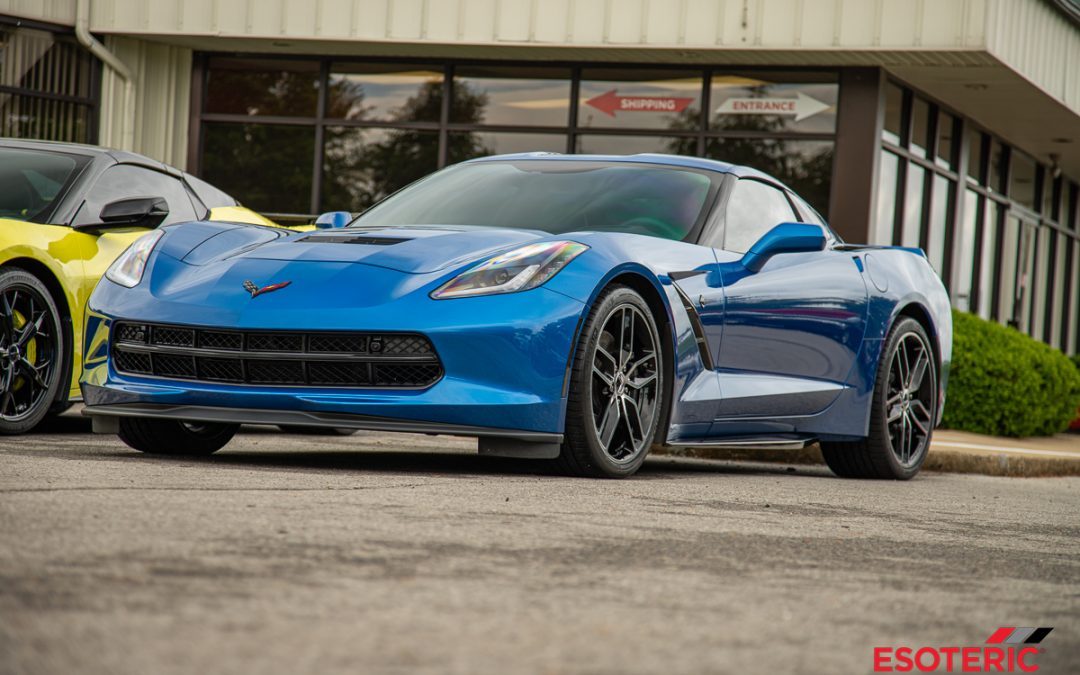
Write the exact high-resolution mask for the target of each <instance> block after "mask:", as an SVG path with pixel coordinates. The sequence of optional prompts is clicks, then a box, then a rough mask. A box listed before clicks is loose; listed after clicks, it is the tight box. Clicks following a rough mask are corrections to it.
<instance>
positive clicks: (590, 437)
mask: <svg viewBox="0 0 1080 675" xmlns="http://www.w3.org/2000/svg"><path fill="white" fill-rule="evenodd" d="M624 305H631V306H633V307H634V308H636V309H637V310H638V311H640V312H641V314H642V315H643V316H644V317H645V321H646V323H647V324H648V326H649V332H650V333H651V335H652V339H653V344H654V345H655V346H656V350H657V360H658V363H657V369H656V372H657V396H658V398H659V399H660V400H658V401H657V403H656V413H655V414H654V415H653V419H652V423H651V426H650V429H649V430H648V433H647V434H646V436H645V441H646V442H645V444H644V448H643V450H642V451H641V452H639V453H638V454H637V456H635V457H634V458H633V459H632V460H630V461H628V462H616V461H615V460H614V459H613V458H612V457H611V456H610V455H608V453H607V451H606V450H605V449H604V448H603V447H602V446H601V445H600V439H599V437H598V436H597V433H596V428H595V423H594V422H593V410H592V398H593V386H594V384H595V378H593V376H592V363H593V359H594V358H595V357H596V347H597V345H598V344H599V342H600V335H601V329H602V328H603V327H604V324H606V323H607V321H608V319H610V318H611V315H612V314H613V313H614V312H615V311H616V310H617V309H619V308H620V307H623V306H624ZM586 328H587V330H586V334H585V336H584V339H585V340H586V344H585V350H584V352H583V353H582V357H583V362H582V363H581V364H579V367H578V368H576V369H575V378H574V382H573V383H572V384H573V386H576V387H580V389H581V396H580V400H579V403H580V408H579V410H578V411H577V414H579V415H581V419H582V428H583V430H584V432H585V433H584V436H585V442H586V444H587V446H588V450H589V459H590V461H591V462H592V463H593V465H594V466H595V467H596V468H597V469H599V470H600V471H601V473H603V474H604V475H608V476H613V477H625V476H630V475H632V474H634V473H636V472H637V470H638V469H640V468H641V465H642V464H643V463H644V462H645V457H646V456H648V454H649V448H650V447H651V446H652V444H653V442H654V440H655V438H656V433H657V429H658V428H659V425H660V418H661V417H662V412H663V409H664V405H663V404H664V400H663V399H664V397H665V396H666V391H665V385H666V381H665V379H664V365H663V348H662V344H661V342H660V332H659V330H658V329H657V326H656V320H655V319H654V318H653V315H652V310H651V309H650V308H649V305H648V304H647V303H646V302H645V300H644V299H643V298H642V297H641V295H639V294H638V293H637V292H636V291H633V290H631V289H629V288H626V287H617V288H615V289H614V290H612V291H611V292H610V293H607V294H606V295H605V296H603V298H602V299H601V301H600V303H599V304H598V305H597V306H596V309H595V310H594V311H593V313H592V315H591V316H590V318H589V322H588V324H587V327H586Z"/></svg>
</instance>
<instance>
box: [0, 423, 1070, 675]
mask: <svg viewBox="0 0 1080 675" xmlns="http://www.w3.org/2000/svg"><path fill="white" fill-rule="evenodd" d="M87 427H88V425H87V424H86V423H85V422H84V421H83V420H81V419H79V418H77V417H71V416H66V417H64V418H61V420H60V421H59V423H54V424H53V425H52V426H51V427H50V428H48V429H47V430H45V431H44V432H41V433H36V434H32V435H29V436H22V437H14V438H0V673H80V674H93V673H117V674H126V673H132V674H134V673H139V674H140V675H141V674H144V673H154V674H170V673H288V674H290V675H292V674H295V673H334V672H348V673H382V672H385V673H413V672H417V673H444V672H449V673H469V674H472V673H712V672H739V673H744V672H745V673H788V672H794V673H847V672H853V673H866V672H871V671H872V669H873V660H872V650H873V648H874V647H881V646H891V647H899V646H910V647H916V648H917V647H921V646H978V645H980V644H982V643H983V642H985V640H986V638H987V637H988V636H989V635H990V634H991V633H992V632H994V631H995V630H996V629H997V628H999V627H1001V626H1052V627H1054V630H1053V632H1052V633H1051V634H1050V635H1049V636H1048V637H1046V639H1045V640H1044V641H1043V642H1042V644H1041V645H1039V649H1040V650H1041V651H1040V652H1039V653H1037V654H1035V655H1034V656H1033V657H1032V660H1033V661H1034V662H1035V663H1037V664H1038V665H1039V666H1040V672H1043V673H1064V672H1076V671H1077V669H1078V668H1080V515H1078V513H1080V478H1076V477H1064V478H1007V477H992V476H980V475H959V474H946V473H923V474H922V475H920V476H919V477H918V478H916V479H915V480H913V481H910V482H906V483H887V482H864V481H848V480H841V479H837V478H834V477H832V476H831V475H830V474H829V473H828V471H827V470H826V469H824V467H820V466H812V465H791V466H785V465H783V464H764V463H761V464H759V463H751V462H746V461H726V462H725V461H704V460H699V459H689V458H674V457H658V458H654V459H650V460H649V461H648V462H647V463H646V465H645V467H644V468H643V470H642V471H641V473H640V474H639V475H638V476H636V477H635V478H632V479H630V480H624V481H599V480H586V479H572V478H564V477H559V476H555V475H549V474H545V473H543V472H542V471H541V470H540V469H539V467H538V465H535V464H531V463H529V462H526V461H512V460H499V459H495V458H482V457H479V456H477V455H476V453H475V441H469V440H463V439H451V438H446V437H426V436H405V435H388V434H363V433H362V434H357V435H355V436H352V437H348V438H337V437H308V436H294V435H285V434H277V433H269V432H266V431H260V430H245V433H244V434H242V435H241V436H239V437H238V438H237V439H236V440H235V441H234V442H233V443H232V444H231V445H230V446H229V447H228V448H226V449H225V450H223V451H222V452H220V453H218V454H217V455H214V456H213V457H210V458H206V459H189V458H182V459H169V458H157V457H148V456H144V455H140V454H138V453H136V452H134V451H132V450H129V449H127V448H126V446H123V445H122V444H121V443H120V442H119V441H118V440H116V439H115V438H113V437H97V436H91V435H90V434H88V433H86V431H87ZM957 672H959V671H958V670H957Z"/></svg>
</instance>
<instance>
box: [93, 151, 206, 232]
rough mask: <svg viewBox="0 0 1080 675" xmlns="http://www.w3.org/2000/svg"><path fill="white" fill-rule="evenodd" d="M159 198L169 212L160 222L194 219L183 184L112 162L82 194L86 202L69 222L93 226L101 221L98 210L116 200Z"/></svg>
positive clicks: (172, 178)
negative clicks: (162, 200) (163, 201)
mask: <svg viewBox="0 0 1080 675" xmlns="http://www.w3.org/2000/svg"><path fill="white" fill-rule="evenodd" d="M135 197H161V198H162V199H164V200H165V203H166V204H168V210H169V215H167V216H166V217H165V220H163V221H162V224H163V225H172V224H173V223H183V222H187V221H190V220H196V219H197V218H198V216H197V215H196V213H195V208H194V207H193V206H192V204H191V198H190V197H188V193H187V190H185V189H184V184H183V183H181V182H180V181H179V180H177V179H176V178H174V177H172V176H169V175H168V174H164V173H159V172H157V171H151V170H150V169H145V168H143V167H141V166H135V165H132V164H115V165H113V166H111V167H109V168H108V169H106V170H105V172H104V173H102V174H101V176H99V177H98V179H97V180H96V181H95V182H94V186H93V187H92V188H90V190H89V192H87V193H86V201H85V202H83V205H82V206H80V207H79V212H78V213H77V214H75V220H74V221H73V223H72V224H73V225H94V224H97V223H100V222H101V210H102V209H104V208H105V206H107V205H108V204H110V203H112V202H114V201H117V200H120V199H133V198H135Z"/></svg>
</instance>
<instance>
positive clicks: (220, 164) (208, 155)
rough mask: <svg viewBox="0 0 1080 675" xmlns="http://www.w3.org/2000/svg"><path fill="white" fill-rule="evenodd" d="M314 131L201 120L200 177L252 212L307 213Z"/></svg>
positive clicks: (311, 129)
mask: <svg viewBox="0 0 1080 675" xmlns="http://www.w3.org/2000/svg"><path fill="white" fill-rule="evenodd" d="M314 161H315V130H314V129H313V128H311V127H305V126H296V127H293V126H280V125H269V124H221V123H206V124H203V155H202V165H201V166H202V178H203V179H205V180H207V181H209V182H210V183H213V184H214V185H216V186H217V187H219V188H221V189H222V190H225V191H226V192H228V193H229V194H231V195H232V196H234V197H236V198H237V199H238V200H239V201H240V202H241V203H242V204H244V205H245V206H248V207H250V208H252V209H255V210H256V211H265V212H270V213H310V211H311V171H312V164H313V162H314Z"/></svg>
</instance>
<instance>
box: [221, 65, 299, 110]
mask: <svg viewBox="0 0 1080 675" xmlns="http://www.w3.org/2000/svg"><path fill="white" fill-rule="evenodd" d="M318 78H319V64H318V63H315V62H313V61H276V60H265V61H259V60H249V59H233V58H217V59H211V60H210V67H209V68H208V69H207V74H206V112H211V113H226V114H230V115H250V116H253V117H257V116H262V115H273V116H284V117H292V116H303V115H314V114H315V107H316V103H317V101H318V97H319V80H318Z"/></svg>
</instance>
